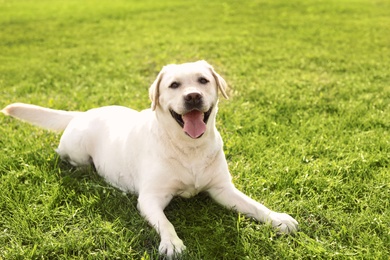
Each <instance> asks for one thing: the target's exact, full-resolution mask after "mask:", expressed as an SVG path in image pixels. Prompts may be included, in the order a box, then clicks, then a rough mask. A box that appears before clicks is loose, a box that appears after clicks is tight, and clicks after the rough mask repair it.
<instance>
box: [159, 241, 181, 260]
mask: <svg viewBox="0 0 390 260" xmlns="http://www.w3.org/2000/svg"><path fill="white" fill-rule="evenodd" d="M185 249H186V246H185V245H184V244H183V241H182V240H181V239H180V238H175V239H172V240H169V239H166V240H161V243H160V247H159V251H160V254H162V255H166V256H167V258H168V259H172V258H174V257H175V256H178V255H180V254H181V253H182V252H183V251H184V250H185Z"/></svg>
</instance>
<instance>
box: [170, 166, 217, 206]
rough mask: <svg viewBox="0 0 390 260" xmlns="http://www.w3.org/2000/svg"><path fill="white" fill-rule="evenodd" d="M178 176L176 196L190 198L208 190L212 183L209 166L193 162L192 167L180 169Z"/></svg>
mask: <svg viewBox="0 0 390 260" xmlns="http://www.w3.org/2000/svg"><path fill="white" fill-rule="evenodd" d="M180 168H181V170H180V171H178V172H177V176H176V178H177V179H176V185H175V186H176V195H178V196H181V197H184V198H190V197H193V196H195V195H197V194H198V193H200V192H202V191H205V190H207V188H208V186H209V184H210V183H211V181H212V178H213V177H212V173H210V172H209V167H208V164H207V163H205V161H203V163H196V164H194V162H192V164H190V165H186V166H184V167H183V166H182V167H180Z"/></svg>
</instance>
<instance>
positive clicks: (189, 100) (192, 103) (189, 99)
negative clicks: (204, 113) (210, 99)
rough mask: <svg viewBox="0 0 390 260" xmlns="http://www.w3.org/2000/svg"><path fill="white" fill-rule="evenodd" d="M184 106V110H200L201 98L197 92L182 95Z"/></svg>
mask: <svg viewBox="0 0 390 260" xmlns="http://www.w3.org/2000/svg"><path fill="white" fill-rule="evenodd" d="M184 104H185V106H186V109H188V110H192V109H201V107H202V105H203V96H202V94H201V93H199V92H191V93H188V94H186V95H184Z"/></svg>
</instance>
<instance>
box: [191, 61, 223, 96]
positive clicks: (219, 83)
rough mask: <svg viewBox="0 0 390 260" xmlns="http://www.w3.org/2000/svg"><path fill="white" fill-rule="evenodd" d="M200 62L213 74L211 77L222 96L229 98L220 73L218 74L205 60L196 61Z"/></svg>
mask: <svg viewBox="0 0 390 260" xmlns="http://www.w3.org/2000/svg"><path fill="white" fill-rule="evenodd" d="M198 62H200V63H203V64H204V65H205V66H206V67H208V68H209V69H210V71H211V74H213V77H214V79H215V82H216V83H217V86H218V88H219V90H220V91H221V93H222V95H223V97H224V98H226V99H229V97H228V95H227V93H226V89H227V83H226V81H225V80H224V79H223V78H222V77H221V75H219V74H218V73H217V72H216V71H215V70H214V68H213V66H211V65H210V64H209V63H208V62H207V61H204V60H201V61H198Z"/></svg>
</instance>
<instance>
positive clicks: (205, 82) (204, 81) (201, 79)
mask: <svg viewBox="0 0 390 260" xmlns="http://www.w3.org/2000/svg"><path fill="white" fill-rule="evenodd" d="M198 82H199V83H200V84H207V83H209V82H210V81H209V80H208V79H206V78H204V77H200V78H199V79H198Z"/></svg>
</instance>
